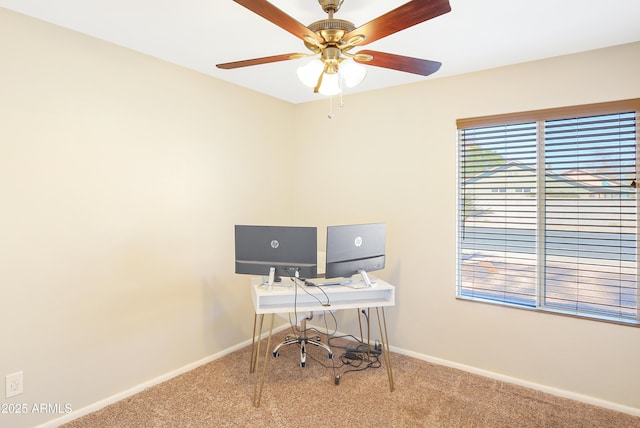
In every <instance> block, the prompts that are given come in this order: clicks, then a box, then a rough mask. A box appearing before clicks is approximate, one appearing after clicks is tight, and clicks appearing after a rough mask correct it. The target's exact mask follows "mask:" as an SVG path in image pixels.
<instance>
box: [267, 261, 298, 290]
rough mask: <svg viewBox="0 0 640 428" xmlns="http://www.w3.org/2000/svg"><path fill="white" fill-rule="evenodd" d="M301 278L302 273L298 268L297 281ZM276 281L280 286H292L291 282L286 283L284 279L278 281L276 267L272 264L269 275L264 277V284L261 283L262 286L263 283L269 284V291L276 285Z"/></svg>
mask: <svg viewBox="0 0 640 428" xmlns="http://www.w3.org/2000/svg"><path fill="white" fill-rule="evenodd" d="M299 278H300V273H299V272H298V270H297V269H296V281H297V280H298V279H299ZM276 282H277V283H278V285H279V286H283V287H291V284H289V283H286V284H285V283H284V282H282V281H276V268H275V267H273V266H271V267H270V268H269V276H268V277H267V276H265V277H263V279H262V284H260V285H261V286H262V285H266V286H267V290H268V291H271V290H273V285H274V284H275V283H276Z"/></svg>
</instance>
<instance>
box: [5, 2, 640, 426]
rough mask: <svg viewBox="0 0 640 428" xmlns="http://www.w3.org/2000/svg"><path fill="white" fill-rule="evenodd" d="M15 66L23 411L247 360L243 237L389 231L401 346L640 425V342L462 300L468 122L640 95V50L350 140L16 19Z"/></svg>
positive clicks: (367, 130)
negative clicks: (459, 151) (458, 199)
mask: <svg viewBox="0 0 640 428" xmlns="http://www.w3.org/2000/svg"><path fill="white" fill-rule="evenodd" d="M0 58H2V59H1V61H2V67H1V76H2V80H0V118H1V120H2V126H0V195H1V196H2V210H1V211H0V220H1V221H0V236H1V237H2V240H1V241H0V242H2V245H0V260H1V264H0V293H1V299H0V300H1V301H2V311H1V312H0V337H2V340H3V342H2V348H1V351H0V377H3V376H4V375H6V374H8V373H12V372H15V371H18V370H23V371H24V376H25V393H24V394H22V395H20V396H18V397H15V399H9V400H11V401H12V402H27V403H41V402H44V403H71V404H72V405H73V408H74V409H80V408H82V407H84V406H88V405H91V404H92V403H95V402H97V401H100V400H103V399H106V398H108V397H110V396H113V395H114V394H119V393H122V392H123V391H125V390H127V389H129V388H132V387H135V386H136V385H139V384H142V383H144V382H147V381H148V380H149V379H153V378H155V377H158V376H162V375H164V374H166V373H170V372H172V371H175V370H178V369H179V368H180V367H183V366H185V365H188V364H190V363H193V362H196V361H198V360H200V359H202V358H206V357H208V356H210V355H213V354H215V353H218V352H223V351H224V350H225V349H228V348H230V347H232V346H234V345H237V344H239V343H241V342H243V341H244V340H246V339H247V338H248V337H249V336H250V334H251V331H250V329H251V319H252V310H251V304H250V301H249V298H248V288H247V281H248V280H247V278H245V277H241V276H238V275H234V274H233V254H232V251H233V250H232V249H233V224H236V223H267V224H285V223H295V224H311V225H317V226H318V227H320V228H321V230H322V228H324V226H326V225H328V224H340V223H350V222H366V221H386V222H387V223H388V227H389V240H388V252H389V260H388V268H387V269H386V270H385V271H384V272H382V274H381V276H383V277H385V278H386V279H388V280H389V281H391V282H394V283H396V284H397V285H398V306H397V307H395V308H393V309H391V310H389V311H388V321H389V325H390V334H391V337H392V344H393V345H394V346H396V347H397V348H399V349H403V350H405V351H407V352H411V353H416V354H420V355H424V356H428V357H433V358H440V359H443V360H448V361H451V362H452V363H456V364H464V365H468V366H471V367H476V368H478V369H480V370H487V371H492V372H495V373H497V374H501V375H505V376H511V377H514V378H518V379H522V380H523V381H525V382H530V383H537V384H541V385H546V386H549V387H552V388H558V389H560V390H566V391H570V392H573V393H575V394H584V395H586V396H589V397H594V398H596V399H600V400H605V401H610V402H612V403H614V404H617V405H620V406H627V407H630V408H636V409H640V392H639V390H638V388H637V385H635V384H634V381H635V380H637V379H639V378H640V369H639V368H638V365H637V361H638V360H640V340H638V339H640V329H635V328H630V327H623V326H617V325H607V324H603V323H596V322H589V321H583V320H577V319H572V318H564V317H558V316H550V315H543V314H537V313H531V312H526V311H519V310H513V309H504V308H499V307H494V306H486V305H479V304H470V303H466V302H460V301H457V300H455V298H454V296H455V290H454V286H455V119H457V118H460V117H468V116H478V115H486V114H493V113H503V112H510V111H519V110H527V109H534V108H548V107H557V106H562V105H571V104H580V103H588V102H598V101H608V100H615V99H624V98H632V97H639V96H640V83H639V81H638V79H637V73H635V72H634V71H633V70H638V67H639V66H640V44H638V43H637V44H634V45H628V46H622V47H618V48H612V49H607V50H603V51H597V52H591V53H586V54H581V55H575V56H568V57H561V58H555V59H550V60H546V61H539V62H535V63H531V64H522V65H518V66H513V67H506V68H502V69H498V70H491V71H487V72H482V73H474V74H471V75H465V76H458V77H451V78H444V79H435V80H431V81H427V82H423V83H421V84H414V85H409V86H405V87H400V88H394V89H389V90H382V91H376V92H372V93H368V94H361V95H353V96H347V97H346V99H345V102H346V106H345V108H344V109H340V110H339V111H337V112H336V115H335V119H333V120H328V119H327V113H328V102H326V101H322V102H316V103H309V104H302V105H295V106H294V105H289V104H287V103H283V102H280V101H278V100H275V99H272V98H269V97H266V96H263V95H259V94H256V93H253V92H251V91H248V90H244V89H242V88H238V87H235V86H233V85H229V84H226V83H224V82H220V81H217V80H215V79H211V78H208V77H206V76H203V75H201V74H198V73H194V72H191V71H188V70H184V69H181V68H179V67H176V66H174V65H170V64H167V63H164V62H162V61H158V60H155V59H152V58H149V57H147V56H144V55H140V54H137V53H134V52H131V51H128V50H126V49H122V48H119V47H116V46H113V45H110V44H107V43H104V42H101V41H97V40H95V39H91V38H88V37H85V36H82V35H79V34H77V33H74V32H70V31H66V30H62V29H59V28H57V27H54V26H51V25H48V24H44V23H41V22H38V21H35V20H32V19H29V18H25V17H22V16H20V15H16V14H14V13H11V12H8V11H6V10H4V9H0ZM603 64H606V66H604V65H603ZM292 126H293V134H291V135H289V134H285V133H283V131H282V130H283V129H287V130H288V129H291V128H292ZM330 135H333V137H330ZM274 164H276V165H285V164H288V165H293V166H294V168H295V169H294V170H293V171H292V170H290V169H285V168H276V169H270V170H269V172H266V171H265V169H264V168H265V166H266V165H274ZM273 197H275V200H276V201H277V202H279V203H275V204H274V203H272V201H273V199H272V198H273ZM294 200H295V202H296V203H295V204H291V203H292V202H294ZM292 207H294V208H293V209H292ZM320 238H321V239H320V241H321V242H320V245H323V243H324V242H323V237H322V233H321V234H320ZM344 326H345V328H347V329H348V328H350V327H351V326H350V325H349V324H348V323H347V324H344ZM542 334H545V335H546V336H542ZM3 400H4V399H3ZM9 400H7V401H9ZM58 416H59V415H30V416H28V417H20V418H11V419H9V417H7V416H6V415H0V425H3V424H4V422H5V421H7V422H8V423H10V424H12V425H13V426H32V425H34V424H36V423H40V422H43V421H46V420H48V419H52V418H55V417H58Z"/></svg>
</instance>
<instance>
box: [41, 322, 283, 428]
mask: <svg viewBox="0 0 640 428" xmlns="http://www.w3.org/2000/svg"><path fill="white" fill-rule="evenodd" d="M287 328H289V325H287V324H285V325H282V326H280V327H276V328H274V329H273V332H274V333H278V332H280V331H282V330H285V329H287ZM266 336H267V333H263V337H266ZM250 344H251V339H247V340H245V341H244V342H241V343H238V344H237V345H234V346H232V347H230V348H227V349H225V350H223V351H220V352H217V353H215V354H213V355H210V356H208V357H205V358H203V359H201V360H198V361H195V362H193V363H191V364H187V365H186V366H182V367H180V368H178V369H176V370H173V371H171V372H169V373H166V374H164V375H162V376H158V377H156V378H153V379H151V380H149V381H147V382H143V383H141V384H139V385H136V386H134V387H133V388H129V389H127V390H125V391H122V392H120V393H118V394H115V395H112V396H111V397H107V398H105V399H104V400H100V401H98V402H96V403H93V404H90V405H88V406H86V407H83V408H81V409H78V410H74V411H73V412H71V413H69V414H67V415H64V416H62V417H60V418H56V419H54V420H51V421H48V422H45V423H44V424H42V425H38V426H37V427H36V428H56V427H58V426H60V425H62V424H65V423H67V422H70V421H72V420H74V419H78V418H80V417H82V416H85V415H88V414H89V413H93V412H97V411H98V410H100V409H102V408H104V407H107V406H108V405H110V404H113V403H116V402H118V401H121V400H124V399H125V398H128V397H131V396H132V395H135V394H137V393H139V392H141V391H144V390H145V389H147V388H150V387H152V386H154V385H158V384H160V383H162V382H166V381H168V380H170V379H173V378H174V377H176V376H180V375H181V374H184V373H187V372H189V371H191V370H194V369H196V368H198V367H200V366H203V365H205V364H207V363H210V362H211V361H215V360H217V359H218V358H222V357H224V356H225V355H228V354H230V353H232V352H235V351H237V350H238V349H242V348H244V347H245V346H249V345H250Z"/></svg>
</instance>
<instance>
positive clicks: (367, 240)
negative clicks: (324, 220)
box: [325, 223, 387, 287]
mask: <svg viewBox="0 0 640 428" xmlns="http://www.w3.org/2000/svg"><path fill="white" fill-rule="evenodd" d="M386 237H387V225H386V224H385V223H371V224H354V225H344V226H329V227H327V251H326V257H327V259H326V265H325V278H338V277H343V278H349V277H351V276H353V275H355V274H360V276H361V277H362V280H363V281H364V283H365V284H366V285H367V286H369V287H371V286H372V285H373V283H372V282H371V280H370V279H369V276H368V275H367V272H372V271H376V270H380V269H384V263H385V244H386Z"/></svg>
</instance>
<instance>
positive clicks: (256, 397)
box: [253, 314, 274, 407]
mask: <svg viewBox="0 0 640 428" xmlns="http://www.w3.org/2000/svg"><path fill="white" fill-rule="evenodd" d="M263 317H264V315H263ZM273 318H274V314H271V321H270V323H269V337H268V338H267V349H266V351H265V355H264V364H263V366H262V376H261V379H260V387H258V372H257V371H256V374H255V382H254V385H253V405H254V406H255V407H260V399H261V398H262V387H263V386H264V377H265V374H266V373H267V361H268V360H269V349H270V348H271V334H272V333H273ZM261 324H262V323H261ZM260 327H262V325H261V326H260ZM260 333H262V328H260ZM259 353H260V341H258V347H257V350H256V365H255V367H257V363H258V356H259Z"/></svg>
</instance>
